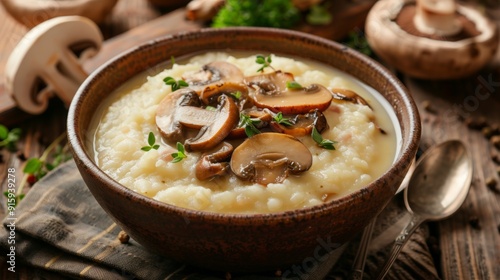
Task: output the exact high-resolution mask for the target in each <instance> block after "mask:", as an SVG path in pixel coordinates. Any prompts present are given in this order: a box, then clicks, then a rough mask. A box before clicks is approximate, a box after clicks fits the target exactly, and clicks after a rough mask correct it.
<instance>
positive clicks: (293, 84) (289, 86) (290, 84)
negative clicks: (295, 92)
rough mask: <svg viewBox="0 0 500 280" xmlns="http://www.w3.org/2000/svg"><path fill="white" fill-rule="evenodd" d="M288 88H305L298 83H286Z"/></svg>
mask: <svg viewBox="0 0 500 280" xmlns="http://www.w3.org/2000/svg"><path fill="white" fill-rule="evenodd" d="M286 87H287V88H289V89H302V88H304V87H303V86H302V85H301V84H299V83H297V82H296V81H288V82H286Z"/></svg>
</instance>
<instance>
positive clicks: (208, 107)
mask: <svg viewBox="0 0 500 280" xmlns="http://www.w3.org/2000/svg"><path fill="white" fill-rule="evenodd" d="M205 110H208V111H217V108H215V107H214V106H207V107H205Z"/></svg>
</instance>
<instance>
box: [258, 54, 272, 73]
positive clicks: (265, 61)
mask: <svg viewBox="0 0 500 280" xmlns="http://www.w3.org/2000/svg"><path fill="white" fill-rule="evenodd" d="M255 62H256V63H257V64H260V65H262V67H260V68H259V69H258V70H257V72H264V69H266V68H268V67H269V68H271V69H273V70H274V68H273V67H272V66H271V62H273V60H272V58H271V56H270V55H268V56H267V57H264V56H263V55H257V58H256V59H255Z"/></svg>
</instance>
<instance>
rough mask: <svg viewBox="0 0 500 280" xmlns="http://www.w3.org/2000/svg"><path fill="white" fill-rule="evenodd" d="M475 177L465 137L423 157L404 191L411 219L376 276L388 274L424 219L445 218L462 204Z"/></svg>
mask: <svg viewBox="0 0 500 280" xmlns="http://www.w3.org/2000/svg"><path fill="white" fill-rule="evenodd" d="M471 181H472V159H471V156H470V154H469V151H468V150H467V148H466V147H465V145H464V144H463V143H462V142H461V141H458V140H449V141H446V142H443V143H441V144H439V145H437V146H434V147H433V148H430V149H428V150H427V151H426V152H425V153H424V154H423V155H422V156H421V157H420V159H419V161H418V162H417V166H416V168H415V171H414V172H413V175H412V176H411V179H410V182H409V185H408V187H407V188H406V189H405V192H404V198H405V205H406V209H407V210H408V211H409V212H410V214H412V217H411V220H410V222H409V223H408V225H407V226H406V227H405V228H404V229H403V230H402V231H401V234H400V235H399V236H398V237H397V238H396V241H395V243H394V245H393V247H392V250H391V252H390V254H389V258H388V260H387V262H386V263H385V265H384V267H383V268H382V270H381V271H380V273H379V275H378V277H377V278H376V279H383V278H384V277H385V276H386V274H387V272H389V269H390V268H391V266H392V264H393V263H394V261H395V260H396V259H397V257H398V255H399V252H400V251H401V249H402V248H403V246H404V245H405V244H406V242H407V241H408V240H409V239H410V238H409V237H410V235H411V234H412V233H413V232H414V231H415V230H416V229H417V228H418V227H419V226H420V224H421V223H422V222H424V221H437V220H441V219H444V218H446V217H448V216H450V215H451V214H453V213H454V212H455V211H456V210H458V208H460V206H461V205H462V203H463V202H464V200H465V198H466V197H467V194H468V193H469V188H470V184H471Z"/></svg>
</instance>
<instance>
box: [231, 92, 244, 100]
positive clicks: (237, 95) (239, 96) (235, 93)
mask: <svg viewBox="0 0 500 280" xmlns="http://www.w3.org/2000/svg"><path fill="white" fill-rule="evenodd" d="M241 94H242V93H241V91H239V90H237V91H235V92H231V95H232V96H234V98H236V99H238V100H240V99H241Z"/></svg>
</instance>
